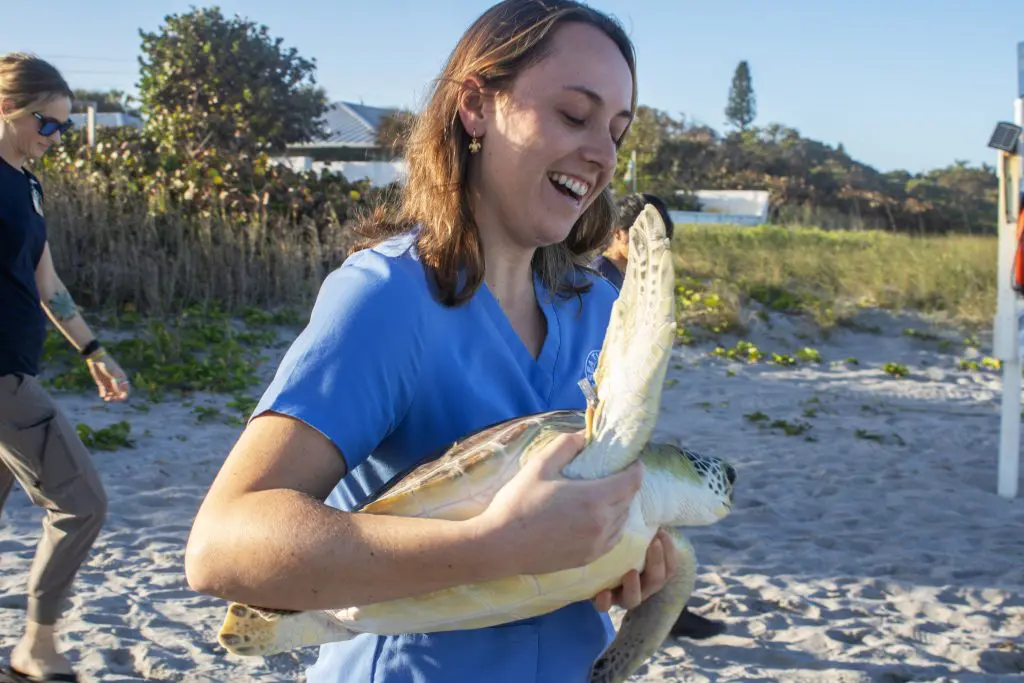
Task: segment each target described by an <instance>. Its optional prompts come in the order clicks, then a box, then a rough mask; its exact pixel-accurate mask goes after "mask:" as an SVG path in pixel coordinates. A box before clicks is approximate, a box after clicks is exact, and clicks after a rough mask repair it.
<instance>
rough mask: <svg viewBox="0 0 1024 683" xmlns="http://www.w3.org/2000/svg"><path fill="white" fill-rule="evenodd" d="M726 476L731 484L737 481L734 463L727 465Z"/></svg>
mask: <svg viewBox="0 0 1024 683" xmlns="http://www.w3.org/2000/svg"><path fill="white" fill-rule="evenodd" d="M725 478H726V479H728V480H729V486H732V485H733V484H735V483H736V468H735V467H733V466H732V465H726V466H725Z"/></svg>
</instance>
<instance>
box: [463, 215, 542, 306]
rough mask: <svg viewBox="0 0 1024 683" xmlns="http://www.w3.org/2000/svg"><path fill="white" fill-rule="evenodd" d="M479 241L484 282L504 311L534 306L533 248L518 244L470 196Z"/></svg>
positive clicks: (535, 301)
mask: <svg viewBox="0 0 1024 683" xmlns="http://www.w3.org/2000/svg"><path fill="white" fill-rule="evenodd" d="M473 204H474V206H473V213H474V216H475V218H476V224H477V230H478V231H479V235H480V244H481V246H482V248H483V252H484V281H485V282H486V283H487V288H488V289H490V290H491V294H493V295H494V297H495V298H496V299H497V300H498V302H499V303H500V304H501V307H502V308H503V309H505V311H506V313H513V312H522V311H523V310H525V309H528V308H531V307H535V306H536V305H537V297H536V294H535V293H534V289H533V269H532V262H533V255H534V252H535V251H536V247H534V246H531V245H524V244H520V243H518V242H517V241H516V240H515V239H514V238H512V236H511V231H509V230H506V229H505V228H504V227H503V224H502V222H501V219H500V218H499V217H498V216H496V215H495V214H494V213H493V212H492V211H489V210H488V208H487V207H486V206H485V205H484V204H483V202H480V201H479V197H478V196H476V197H473Z"/></svg>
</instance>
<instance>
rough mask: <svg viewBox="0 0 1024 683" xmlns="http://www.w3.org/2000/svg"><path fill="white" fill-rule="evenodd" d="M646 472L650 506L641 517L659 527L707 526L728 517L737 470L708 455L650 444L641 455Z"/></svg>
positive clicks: (663, 444) (723, 461)
mask: <svg viewBox="0 0 1024 683" xmlns="http://www.w3.org/2000/svg"><path fill="white" fill-rule="evenodd" d="M641 458H642V460H643V461H644V467H645V468H648V469H649V472H648V474H647V475H646V476H645V479H646V480H647V481H649V482H650V485H649V486H648V485H645V486H644V489H649V491H648V497H649V500H645V501H644V503H645V505H650V506H651V507H650V509H649V511H650V512H651V513H652V514H650V515H648V514H647V513H646V511H645V514H644V517H645V518H646V519H647V521H648V522H650V523H657V524H659V525H661V526H681V527H687V526H706V525H708V524H714V523H715V522H717V521H718V520H720V519H721V518H723V517H725V516H726V515H728V514H729V511H730V510H731V509H732V502H733V486H734V484H735V483H736V468H735V467H733V466H732V465H731V464H729V463H728V462H726V461H725V460H722V459H721V458H716V457H714V456H710V455H702V454H701V453H697V452H696V451H692V450H690V449H688V448H683V447H680V446H676V445H675V444H667V443H660V444H650V445H648V447H647V449H645V452H644V454H643V455H642V456H641Z"/></svg>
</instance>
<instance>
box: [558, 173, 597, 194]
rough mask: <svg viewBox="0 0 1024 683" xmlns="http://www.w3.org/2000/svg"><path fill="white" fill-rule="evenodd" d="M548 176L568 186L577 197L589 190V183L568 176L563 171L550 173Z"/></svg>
mask: <svg viewBox="0 0 1024 683" xmlns="http://www.w3.org/2000/svg"><path fill="white" fill-rule="evenodd" d="M550 178H551V179H552V180H554V181H555V182H556V183H558V184H559V185H562V186H563V187H566V188H568V189H569V190H570V191H571V192H572V193H573V194H574V195H576V196H577V197H582V196H583V195H585V194H587V192H589V191H590V185H588V184H587V183H585V182H583V181H582V180H576V179H575V178H570V177H569V176H567V175H565V174H564V173H552V174H551V175H550Z"/></svg>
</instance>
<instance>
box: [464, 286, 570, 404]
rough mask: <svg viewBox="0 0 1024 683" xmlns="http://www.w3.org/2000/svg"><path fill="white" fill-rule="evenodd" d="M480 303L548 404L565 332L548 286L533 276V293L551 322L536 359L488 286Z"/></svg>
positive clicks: (483, 287)
mask: <svg viewBox="0 0 1024 683" xmlns="http://www.w3.org/2000/svg"><path fill="white" fill-rule="evenodd" d="M478 291H479V293H480V297H479V299H480V302H481V305H482V306H483V308H484V310H485V311H487V315H488V317H489V318H490V319H491V322H492V323H494V327H495V329H497V331H498V333H499V334H500V335H501V337H502V338H503V339H504V340H505V344H506V345H507V346H508V349H509V351H510V352H511V353H512V356H513V357H514V358H515V359H516V362H517V363H518V364H519V367H520V368H521V369H522V371H523V374H524V375H526V377H527V378H529V381H530V384H531V385H532V386H533V388H534V391H536V392H537V395H538V396H539V397H540V398H541V399H543V400H544V401H547V400H548V398H549V396H550V393H551V388H552V385H553V383H554V373H555V360H556V359H557V358H558V349H559V346H560V345H561V330H560V329H559V326H558V315H557V314H556V311H555V306H554V302H553V301H552V297H551V295H550V294H549V293H548V291H547V289H546V288H545V287H544V283H543V282H542V281H541V279H540V278H539V277H538V276H537V274H536V273H534V275H533V291H534V294H536V296H537V303H538V305H540V308H541V310H542V311H543V312H544V319H545V320H546V321H547V333H546V334H545V335H544V343H543V344H542V345H541V348H540V353H539V354H538V355H537V358H536V359H534V357H533V355H532V354H531V353H530V350H529V349H527V348H526V344H524V343H523V340H522V339H521V338H520V337H519V334H518V333H517V332H516V330H515V328H514V327H512V322H511V321H510V320H509V319H508V316H507V315H505V311H504V309H502V307H501V304H499V303H498V300H497V299H496V298H495V296H494V293H493V292H491V290H490V288H489V287H488V286H487V283H486V282H481V283H480V289H479V290H478Z"/></svg>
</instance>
